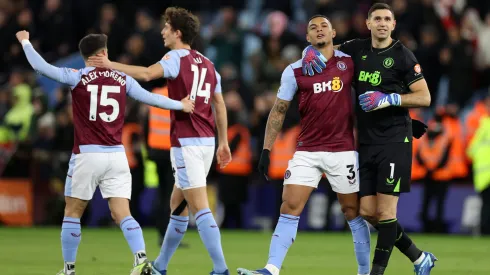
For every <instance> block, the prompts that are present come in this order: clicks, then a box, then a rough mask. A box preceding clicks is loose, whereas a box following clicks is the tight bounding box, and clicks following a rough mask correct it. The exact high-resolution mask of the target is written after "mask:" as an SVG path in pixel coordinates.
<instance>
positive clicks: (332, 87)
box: [313, 77, 344, 94]
mask: <svg viewBox="0 0 490 275" xmlns="http://www.w3.org/2000/svg"><path fill="white" fill-rule="evenodd" d="M343 87H344V83H343V82H342V80H341V79H340V77H334V78H333V79H332V80H330V81H328V82H320V83H313V92H314V93H315V94H318V93H323V92H326V91H329V92H334V93H338V92H340V91H342V88H343Z"/></svg>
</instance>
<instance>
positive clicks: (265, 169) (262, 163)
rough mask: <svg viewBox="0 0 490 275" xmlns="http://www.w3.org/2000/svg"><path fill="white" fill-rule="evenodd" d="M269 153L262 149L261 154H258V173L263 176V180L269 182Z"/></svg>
mask: <svg viewBox="0 0 490 275" xmlns="http://www.w3.org/2000/svg"><path fill="white" fill-rule="evenodd" d="M270 153H271V151H269V150H267V149H264V150H262V153H261V154H260V160H259V167H258V168H259V172H260V173H261V174H263V175H264V177H265V179H266V180H267V181H269V175H268V173H269V164H270V162H271V159H270Z"/></svg>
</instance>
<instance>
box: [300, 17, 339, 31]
mask: <svg viewBox="0 0 490 275" xmlns="http://www.w3.org/2000/svg"><path fill="white" fill-rule="evenodd" d="M318 17H321V18H325V19H327V21H328V24H330V27H333V26H332V23H331V22H330V18H328V17H327V16H325V15H323V14H315V15H313V16H312V17H310V19H308V23H310V21H311V20H313V19H315V18H318ZM306 28H307V29H308V26H306Z"/></svg>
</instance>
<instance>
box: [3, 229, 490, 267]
mask: <svg viewBox="0 0 490 275" xmlns="http://www.w3.org/2000/svg"><path fill="white" fill-rule="evenodd" d="M144 234H145V239H146V244H147V252H148V254H149V257H150V259H152V260H153V259H154V258H155V257H156V256H157V255H158V252H159V247H158V246H157V233H156V231H154V230H151V229H147V230H145V232H144ZM412 237H413V239H414V241H415V242H416V243H417V246H418V247H420V248H423V249H425V250H428V251H431V252H433V253H434V254H435V255H436V256H437V257H438V258H439V261H438V262H437V263H436V268H435V269H433V272H432V273H431V274H434V275H437V274H441V275H443V274H444V275H488V274H490V260H489V255H490V239H489V238H473V237H462V236H428V235H416V234H414V235H412ZM270 238H271V234H270V233H260V232H245V231H223V232H222V243H223V249H224V252H225V257H226V260H227V264H228V266H229V268H230V271H231V274H236V268H237V267H245V268H262V267H263V266H264V264H265V262H266V261H267V254H268V250H269V242H270ZM184 241H185V242H187V243H188V244H190V248H186V249H178V250H177V253H176V254H175V255H174V257H173V258H172V260H171V262H170V266H169V270H168V274H169V275H174V274H179V275H198V274H200V275H206V274H209V272H210V271H211V269H212V263H211V260H210V258H209V256H208V254H207V252H206V250H205V248H204V246H203V244H202V243H201V241H200V239H199V235H198V234H197V232H196V231H195V230H189V232H187V233H186V236H185V238H184ZM371 244H372V247H374V245H375V244H376V238H375V234H373V235H372V238H371ZM60 247H61V245H60V229H58V228H0V267H1V269H0V270H1V272H0V273H1V274H2V275H21V274H22V275H27V274H43V275H46V274H52V275H54V274H56V273H57V272H58V271H59V270H60V269H61V268H62V256H61V248H60ZM372 256H373V253H372V252H371V257H372ZM132 262H133V256H132V255H131V251H130V250H129V247H128V245H127V244H126V241H125V240H124V237H123V235H122V233H121V231H120V230H119V229H117V228H111V229H89V228H82V242H81V245H80V248H79V250H78V258H77V275H115V274H117V275H119V274H121V275H124V274H129V270H130V269H131V265H132ZM315 274H318V275H325V274H329V275H330V274H331V275H355V274H357V265H356V262H355V257H354V252H353V244H352V239H351V235H350V234H349V233H345V234H343V233H339V234H337V233H307V232H299V233H298V236H297V239H296V241H295V243H294V245H293V246H292V247H291V249H290V250H289V254H288V256H287V258H286V261H285V264H284V268H283V270H282V271H281V275H315ZM386 274H387V275H410V274H413V266H412V264H411V263H410V262H409V261H408V259H407V258H405V256H404V255H402V254H401V253H400V252H399V251H398V250H397V249H394V250H393V254H392V257H391V260H390V264H389V267H388V269H387V272H386Z"/></svg>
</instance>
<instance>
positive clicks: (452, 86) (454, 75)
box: [440, 26, 473, 108]
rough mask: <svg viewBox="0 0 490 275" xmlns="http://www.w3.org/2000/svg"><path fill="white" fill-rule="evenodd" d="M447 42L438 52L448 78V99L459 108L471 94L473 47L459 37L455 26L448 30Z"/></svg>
mask: <svg viewBox="0 0 490 275" xmlns="http://www.w3.org/2000/svg"><path fill="white" fill-rule="evenodd" d="M448 36H449V43H448V44H447V45H446V46H445V47H444V48H443V49H442V51H441V53H440V61H441V64H442V65H443V68H444V70H445V74H446V75H447V77H448V78H449V91H448V101H449V102H454V103H458V104H459V107H460V108H461V107H462V106H463V105H464V104H466V102H467V101H468V99H470V97H471V96H472V94H471V93H469V92H468V91H471V90H472V85H471V83H472V76H473V48H472V46H471V44H470V42H469V41H466V40H463V39H462V38H461V34H460V30H459V28H458V27H457V26H452V27H450V28H449V30H448Z"/></svg>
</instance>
